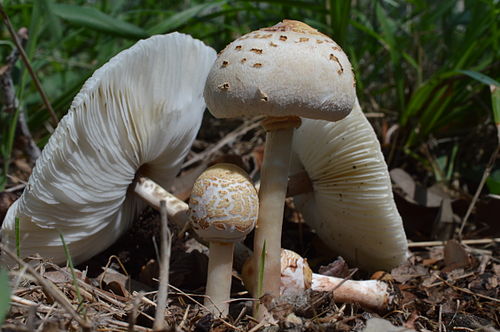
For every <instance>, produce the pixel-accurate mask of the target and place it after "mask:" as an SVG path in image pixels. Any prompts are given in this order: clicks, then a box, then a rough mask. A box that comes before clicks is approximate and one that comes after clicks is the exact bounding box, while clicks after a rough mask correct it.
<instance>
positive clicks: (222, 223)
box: [189, 164, 259, 242]
mask: <svg viewBox="0 0 500 332" xmlns="http://www.w3.org/2000/svg"><path fill="white" fill-rule="evenodd" d="M189 209H190V211H189V213H190V218H191V222H192V224H193V228H194V230H195V231H196V233H197V234H198V235H199V236H200V237H202V238H203V239H205V240H207V241H209V242H211V241H219V242H236V241H240V240H243V239H244V238H245V236H246V235H247V234H248V233H250V231H251V230H252V229H253V227H254V226H255V223H256V222H257V215H258V211H259V198H258V196H257V191H256V190H255V187H254V186H253V184H252V181H251V180H250V178H249V177H248V175H247V174H246V173H245V171H244V170H242V169H241V168H239V167H237V166H235V165H232V164H217V165H214V166H212V167H210V168H208V169H207V170H206V171H205V172H203V173H202V174H201V175H200V176H199V177H198V179H197V180H196V182H195V183H194V186H193V191H192V192H191V198H190V199H189Z"/></svg>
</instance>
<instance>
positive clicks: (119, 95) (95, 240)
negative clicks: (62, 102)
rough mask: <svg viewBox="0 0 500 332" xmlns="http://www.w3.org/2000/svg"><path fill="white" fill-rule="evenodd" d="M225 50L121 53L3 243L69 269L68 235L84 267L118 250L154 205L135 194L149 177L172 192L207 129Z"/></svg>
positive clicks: (93, 88) (177, 42) (16, 207)
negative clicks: (207, 90) (207, 94)
mask: <svg viewBox="0 0 500 332" xmlns="http://www.w3.org/2000/svg"><path fill="white" fill-rule="evenodd" d="M215 58H216V54H215V51H214V50H213V49H212V48H210V47H208V46H206V45H205V44H203V43H202V42H201V41H199V40H196V39H193V38H192V37H190V36H188V35H184V34H180V33H172V34H168V35H161V36H154V37H151V38H149V39H146V40H142V41H139V42H138V43H137V44H135V45H134V46H132V47H131V48H129V49H127V50H125V51H123V52H121V53H119V54H118V55H116V56H115V57H113V58H112V59H111V60H110V61H109V62H108V63H106V64H105V65H104V66H102V67H101V68H100V69H98V70H97V71H96V72H95V73H94V75H93V76H92V77H91V78H89V79H88V80H87V82H86V83H85V85H84V86H83V88H82V90H81V91H80V93H79V94H78V95H77V96H76V97H75V99H74V100H73V103H72V105H71V107H70V109H69V112H68V114H67V115H66V116H64V118H63V119H62V120H61V122H60V124H59V125H58V127H57V129H56V130H55V132H54V134H53V135H52V136H51V138H50V140H49V142H48V144H47V145H46V146H45V149H44V150H43V153H42V156H41V157H40V159H39V160H37V164H36V167H35V168H34V170H33V173H32V175H31V177H30V179H29V183H28V185H27V187H26V189H25V191H24V193H23V195H22V196H21V197H20V198H19V200H18V201H16V202H15V203H14V204H13V205H12V206H11V208H10V209H9V211H8V213H7V216H6V218H5V220H4V222H3V225H2V229H1V233H0V234H1V239H2V242H3V243H4V244H5V245H6V246H7V247H9V248H11V249H14V248H15V217H16V216H17V217H19V220H20V235H21V241H20V247H21V255H22V256H23V257H25V256H27V255H30V254H34V253H40V254H41V255H42V256H46V257H51V258H52V259H53V260H54V262H56V263H63V262H65V260H66V258H65V256H64V250H63V247H62V244H61V240H60V237H59V233H61V234H62V235H63V236H64V239H65V242H66V243H67V245H68V247H69V250H70V252H71V254H72V256H73V261H74V262H75V263H79V262H82V261H84V260H85V259H88V258H90V257H92V256H93V255H95V254H97V253H98V252H100V251H102V250H104V249H105V248H107V247H108V246H109V245H111V244H112V243H113V242H114V241H115V240H116V239H117V238H118V237H119V236H120V235H122V234H123V233H124V231H125V230H126V229H127V228H128V227H129V226H130V224H131V222H132V220H133V219H134V218H135V217H136V216H137V214H138V212H140V210H141V209H142V207H143V206H144V203H143V202H142V201H141V200H140V199H139V198H137V197H135V195H134V194H133V193H132V192H129V191H128V188H129V185H130V184H131V183H132V181H133V180H134V177H135V176H136V173H137V172H138V171H139V172H140V173H141V174H142V175H144V176H147V177H149V178H151V179H153V180H154V181H156V182H157V183H158V184H160V185H161V186H168V185H169V183H170V182H171V180H172V179H173V178H174V177H175V175H176V174H177V172H178V171H179V169H180V166H181V162H182V160H183V159H184V157H185V156H186V154H187V153H188V151H189V149H190V147H191V144H192V142H193V140H194V138H195V135H196V133H197V131H198V129H199V126H200V123H201V119H202V115H203V111H204V109H205V103H204V100H203V95H202V93H203V86H204V84H205V80H206V77H207V75H208V71H209V70H210V67H211V66H212V64H213V62H214V61H215Z"/></svg>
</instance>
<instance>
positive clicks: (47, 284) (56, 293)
mask: <svg viewBox="0 0 500 332" xmlns="http://www.w3.org/2000/svg"><path fill="white" fill-rule="evenodd" d="M0 249H1V250H2V252H3V253H5V254H7V256H9V257H10V258H11V259H12V260H14V261H15V262H16V263H17V264H19V266H21V267H23V268H25V269H26V271H28V272H29V273H30V274H31V275H32V276H33V277H34V278H35V279H36V281H37V282H38V283H39V284H40V285H41V286H42V287H43V288H44V289H45V291H46V292H47V293H49V294H50V296H52V298H54V300H56V301H57V302H58V303H59V304H60V305H61V306H62V307H63V308H64V309H65V310H66V311H67V312H68V313H69V314H70V315H71V317H72V318H73V319H74V320H75V321H77V322H78V324H80V326H81V327H82V328H83V329H84V330H88V331H90V329H91V327H92V324H91V323H90V322H89V321H88V320H87V319H84V318H82V317H81V316H80V315H79V314H78V312H76V310H75V308H74V307H73V305H72V304H71V303H70V302H69V300H68V298H67V297H66V296H65V295H64V294H63V293H62V292H61V291H60V290H59V289H58V288H57V287H56V286H55V285H54V284H53V283H52V282H51V281H49V280H48V279H44V278H43V277H42V276H40V274H39V273H38V272H36V271H35V269H34V268H32V267H31V266H30V265H29V264H26V263H25V262H23V261H22V260H21V259H19V258H18V257H17V256H16V255H14V254H13V253H12V252H11V251H10V250H8V249H7V248H6V247H5V246H4V245H2V244H0Z"/></svg>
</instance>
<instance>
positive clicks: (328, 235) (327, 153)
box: [290, 101, 408, 271]
mask: <svg viewBox="0 0 500 332" xmlns="http://www.w3.org/2000/svg"><path fill="white" fill-rule="evenodd" d="M311 146H314V148H311ZM293 152H294V153H293V155H294V156H293V157H292V163H291V166H290V174H297V173H299V172H301V171H304V170H305V172H306V173H307V176H308V177H309V179H310V182H311V184H312V191H311V192H306V193H303V194H300V195H296V196H294V202H295V206H296V207H297V209H298V210H299V211H300V212H302V214H303V216H304V220H305V221H306V223H308V224H309V225H310V226H311V227H312V228H313V229H314V230H316V233H317V234H318V236H319V237H320V238H321V239H322V240H323V242H324V243H325V244H326V245H327V246H328V247H329V248H331V249H332V251H333V252H334V253H335V254H336V255H341V256H342V257H343V258H344V259H345V260H346V261H348V262H349V263H350V264H351V265H354V266H356V267H360V268H363V269H365V270H369V271H374V270H390V269H391V268H393V267H395V266H397V265H399V264H400V263H402V262H403V261H404V260H405V259H406V255H407V248H408V243H407V239H406V235H405V232H404V229H403V223H402V220H401V217H400V215H399V213H398V210H397V208H396V204H395V202H394V198H393V194H392V186H391V180H390V178H389V173H388V170H387V165H386V163H385V161H384V156H383V154H382V151H381V149H380V144H379V141H378V139H377V136H376V134H375V132H374V130H373V128H372V126H371V125H370V123H369V122H368V120H367V119H366V117H365V115H364V114H363V112H362V110H361V108H360V106H359V103H358V102H357V101H356V104H355V106H354V109H353V110H352V112H351V114H349V116H347V117H346V118H345V119H344V120H342V121H339V122H335V123H331V122H327V121H321V120H304V121H303V123H302V126H301V127H300V128H299V129H298V130H297V132H296V134H295V136H294V140H293Z"/></svg>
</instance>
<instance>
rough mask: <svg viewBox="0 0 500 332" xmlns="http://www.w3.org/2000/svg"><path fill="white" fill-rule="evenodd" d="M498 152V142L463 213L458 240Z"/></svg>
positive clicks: (499, 149) (499, 147) (499, 146)
mask: <svg viewBox="0 0 500 332" xmlns="http://www.w3.org/2000/svg"><path fill="white" fill-rule="evenodd" d="M499 151H500V142H499V143H498V144H497V147H496V149H495V151H494V152H493V153H492V154H491V156H490V160H489V161H488V164H487V165H486V168H485V170H484V172H483V177H482V178H481V182H479V186H478V187H477V189H476V193H475V194H474V197H473V198H472V201H471V202H470V204H469V208H468V209H467V212H466V213H465V216H464V219H463V220H462V224H461V225H460V229H459V231H458V238H459V239H461V238H462V232H463V230H464V227H465V224H466V223H467V220H468V219H469V216H470V215H471V213H472V210H473V209H474V206H475V205H476V202H477V199H478V198H479V194H480V193H481V190H483V186H484V184H485V183H486V179H487V178H488V176H490V173H491V169H492V168H493V166H494V165H495V161H496V159H497V155H498V152H499Z"/></svg>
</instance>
